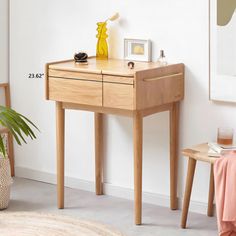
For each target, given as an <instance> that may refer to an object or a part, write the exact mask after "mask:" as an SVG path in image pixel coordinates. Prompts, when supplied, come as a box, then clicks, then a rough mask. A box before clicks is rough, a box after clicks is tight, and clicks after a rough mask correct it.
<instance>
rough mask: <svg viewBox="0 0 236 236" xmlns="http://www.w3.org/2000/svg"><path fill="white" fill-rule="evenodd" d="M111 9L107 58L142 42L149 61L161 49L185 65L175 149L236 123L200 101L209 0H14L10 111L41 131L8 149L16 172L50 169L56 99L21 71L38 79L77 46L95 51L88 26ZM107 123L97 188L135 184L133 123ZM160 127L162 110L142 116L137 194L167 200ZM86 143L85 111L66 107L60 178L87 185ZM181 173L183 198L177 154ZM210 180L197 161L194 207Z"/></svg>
mask: <svg viewBox="0 0 236 236" xmlns="http://www.w3.org/2000/svg"><path fill="white" fill-rule="evenodd" d="M115 11H118V12H119V13H120V15H121V19H120V21H119V22H116V23H111V24H110V25H109V28H110V39H109V43H110V44H109V46H110V49H111V53H110V55H111V56H112V57H119V58H122V56H123V38H124V37H131V38H150V39H151V40H152V41H153V60H156V59H157V57H158V54H159V53H158V52H159V50H160V49H161V48H163V49H164V50H165V52H166V55H167V57H168V59H169V61H175V62H183V63H185V65H186V84H185V85H186V89H185V99H184V101H183V102H182V104H181V119H180V122H181V125H180V147H181V148H183V147H188V146H191V145H193V144H196V143H201V142H206V141H208V140H214V139H215V136H216V129H217V127H218V126H220V125H228V126H232V127H236V109H235V106H234V105H231V104H223V103H221V104H220V103H217V104H215V103H213V102H210V101H209V100H208V96H209V93H208V90H209V87H208V83H209V80H208V72H209V71H208V58H209V57H208V1H206V0H199V1H195V0H182V1H176V0H158V1H157V0H149V1H136V0H121V1H115V0H109V1H106V0H100V1H96V0H88V1H81V0H70V1H66V0H51V1H48V0H12V1H11V54H10V56H11V81H12V102H13V106H14V108H16V109H17V110H18V111H20V112H22V113H24V114H25V115H27V116H28V117H30V118H31V119H32V120H33V121H34V122H35V123H36V124H37V125H38V126H39V127H40V129H41V133H40V134H38V139H37V141H33V142H29V144H28V145H26V146H23V147H15V154H16V166H17V167H18V168H19V167H23V168H29V169H31V170H38V171H43V172H47V173H55V115H54V103H53V102H51V101H45V99H44V81H43V80H40V79H37V80H36V79H35V80H33V79H28V78H27V77H28V73H31V72H32V73H38V72H40V73H41V72H43V70H44V64H45V63H46V62H48V61H52V60H58V59H65V58H71V57H72V55H73V54H74V52H76V51H78V50H86V51H87V52H88V53H89V54H90V55H91V54H95V45H96V38H95V35H96V22H97V21H101V20H104V19H106V18H107V17H108V16H109V15H111V14H113V13H114V12H115ZM105 126H106V128H105V133H106V135H107V138H106V143H105V150H106V151H105V182H107V183H110V184H111V185H112V186H120V187H125V188H133V159H132V122H131V120H130V119H129V118H124V117H117V116H108V117H107V118H106V122H105ZM168 129H169V125H168V114H167V113H166V112H165V113H161V114H158V115H153V116H150V117H148V118H145V121H144V171H143V174H144V176H143V180H144V185H143V189H144V191H145V192H150V193H153V194H161V195H164V196H167V195H169V162H168V155H169V151H168V140H169V133H168ZM93 138H94V135H93V114H91V113H85V112H77V111H67V112H66V175H67V176H70V177H73V178H76V179H77V178H78V179H82V180H86V181H93V180H94V142H93ZM179 168H180V173H179V180H180V181H179V196H180V197H182V192H183V183H184V177H185V172H186V161H185V160H184V159H183V158H182V157H181V158H180V167H179ZM30 173H34V172H30ZM35 173H36V172H35ZM208 174H209V167H208V166H207V165H204V164H199V165H198V168H197V173H196V178H195V184H194V190H193V195H192V196H193V197H192V199H193V200H194V201H197V202H200V203H206V202H207V191H208ZM21 175H24V173H22V172H21ZM35 176H37V174H36V175H33V174H32V175H30V177H31V178H37V177H35ZM46 179H47V178H46ZM48 181H49V180H48Z"/></svg>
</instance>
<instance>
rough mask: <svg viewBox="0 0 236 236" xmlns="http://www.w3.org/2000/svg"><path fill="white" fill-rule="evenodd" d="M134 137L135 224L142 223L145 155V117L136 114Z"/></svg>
mask: <svg viewBox="0 0 236 236" xmlns="http://www.w3.org/2000/svg"><path fill="white" fill-rule="evenodd" d="M133 139H134V204H135V224H136V225H140V224H142V219H141V216H142V158H143V157H142V155H143V118H142V116H141V115H140V114H138V113H137V114H135V115H134V119H133Z"/></svg>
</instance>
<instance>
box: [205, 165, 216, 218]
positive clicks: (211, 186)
mask: <svg viewBox="0 0 236 236" xmlns="http://www.w3.org/2000/svg"><path fill="white" fill-rule="evenodd" d="M214 195H215V187H214V172H213V164H211V173H210V184H209V196H208V209H207V215H208V216H213V201H214Z"/></svg>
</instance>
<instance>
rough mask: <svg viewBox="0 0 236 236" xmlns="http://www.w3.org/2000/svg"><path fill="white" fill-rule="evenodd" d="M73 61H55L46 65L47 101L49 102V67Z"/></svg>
mask: <svg viewBox="0 0 236 236" xmlns="http://www.w3.org/2000/svg"><path fill="white" fill-rule="evenodd" d="M68 61H71V60H64V61H60V62H59V61H54V62H50V63H46V64H45V98H46V100H49V84H48V70H49V66H52V65H55V64H58V63H65V62H68Z"/></svg>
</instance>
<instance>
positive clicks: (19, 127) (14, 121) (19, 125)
mask: <svg viewBox="0 0 236 236" xmlns="http://www.w3.org/2000/svg"><path fill="white" fill-rule="evenodd" d="M0 124H1V125H2V126H3V127H6V128H8V130H9V132H10V133H11V134H12V135H13V137H14V139H15V140H16V142H17V144H19V145H21V142H22V141H23V142H24V143H27V142H26V139H25V137H30V138H31V139H36V135H35V133H34V131H33V130H32V129H31V127H30V126H32V127H34V128H35V129H37V130H38V131H39V129H38V128H37V126H36V125H35V124H34V123H33V122H32V121H30V120H29V119H28V118H26V117H25V116H23V115H22V114H20V113H17V112H16V111H14V110H13V109H11V108H8V107H4V106H0ZM24 136H25V137H24ZM0 152H2V153H3V155H4V156H6V150H5V146H4V142H3V139H2V136H1V135H0Z"/></svg>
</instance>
